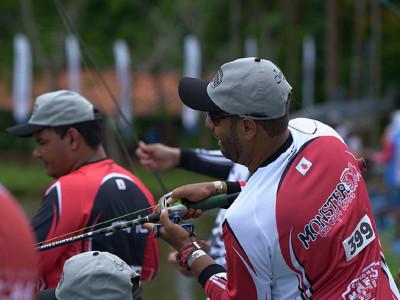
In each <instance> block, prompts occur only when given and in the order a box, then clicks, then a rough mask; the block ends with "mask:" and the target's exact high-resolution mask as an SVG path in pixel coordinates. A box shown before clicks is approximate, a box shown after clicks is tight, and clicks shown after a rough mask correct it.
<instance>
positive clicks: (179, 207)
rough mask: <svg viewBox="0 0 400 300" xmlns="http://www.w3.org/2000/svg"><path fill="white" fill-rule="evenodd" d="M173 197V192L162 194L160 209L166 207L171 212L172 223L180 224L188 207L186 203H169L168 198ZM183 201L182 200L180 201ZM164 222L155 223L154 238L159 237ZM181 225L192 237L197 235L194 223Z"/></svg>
mask: <svg viewBox="0 0 400 300" xmlns="http://www.w3.org/2000/svg"><path fill="white" fill-rule="evenodd" d="M169 197H171V193H168V194H165V195H164V196H162V198H161V199H160V203H159V204H160V211H162V210H163V209H164V208H166V209H167V210H168V213H169V218H170V220H171V222H172V223H175V224H179V223H180V221H181V220H182V217H183V216H184V215H186V214H187V212H188V209H187V207H186V206H185V205H183V204H182V203H179V201H178V202H175V203H174V204H167V200H168V198H169ZM180 202H181V201H180ZM162 226H163V225H162V224H155V225H154V227H153V233H154V238H156V239H157V238H159V236H160V235H159V229H160V228H161V227H162ZM180 226H181V227H183V228H184V229H185V230H186V231H187V232H188V233H189V235H190V236H191V237H194V236H195V233H194V225H193V224H180Z"/></svg>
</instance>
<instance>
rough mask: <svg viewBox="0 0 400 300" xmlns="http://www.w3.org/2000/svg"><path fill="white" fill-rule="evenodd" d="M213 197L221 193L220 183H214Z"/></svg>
mask: <svg viewBox="0 0 400 300" xmlns="http://www.w3.org/2000/svg"><path fill="white" fill-rule="evenodd" d="M213 183H214V187H215V195H220V194H221V193H222V181H214V182H213Z"/></svg>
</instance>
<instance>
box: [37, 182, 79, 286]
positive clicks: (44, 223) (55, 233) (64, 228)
mask: <svg viewBox="0 0 400 300" xmlns="http://www.w3.org/2000/svg"><path fill="white" fill-rule="evenodd" d="M58 189H59V183H56V184H54V185H53V186H52V187H50V188H49V189H48V191H47V192H46V194H45V196H44V198H43V201H42V204H41V206H40V208H39V210H38V212H37V213H36V215H35V216H34V217H33V219H32V222H31V223H32V227H33V230H34V232H35V234H36V238H37V240H38V242H39V243H41V242H43V241H49V242H47V243H46V242H45V243H42V244H40V245H45V244H48V243H50V242H54V241H56V239H54V238H55V237H60V238H58V239H57V240H60V239H62V238H61V236H62V235H64V234H65V233H66V232H72V231H74V230H75V229H76V228H78V227H77V226H79V224H78V225H77V224H76V223H69V222H68V223H67V222H61V221H60V212H61V208H60V201H59V197H58V195H59V191H58ZM67 211H68V209H67V208H64V212H63V214H66V213H68V212H67ZM69 213H70V214H74V212H73V211H70V212H69ZM75 215H76V214H75ZM79 220H80V219H79V218H76V217H75V218H74V221H75V222H77V223H79ZM65 247H67V246H63V247H56V248H53V249H51V250H47V251H43V252H39V261H40V268H39V269H40V271H39V275H40V277H42V276H44V274H47V273H49V272H53V271H54V266H55V265H56V262H57V261H58V260H59V259H60V257H61V255H62V253H63V252H65ZM61 268H62V266H61ZM47 283H49V282H47Z"/></svg>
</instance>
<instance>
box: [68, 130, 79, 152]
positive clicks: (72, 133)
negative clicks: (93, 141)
mask: <svg viewBox="0 0 400 300" xmlns="http://www.w3.org/2000/svg"><path fill="white" fill-rule="evenodd" d="M65 137H66V138H68V139H69V146H70V147H71V149H72V150H76V149H77V148H78V147H79V145H80V144H81V142H82V135H81V134H80V133H79V131H78V130H76V129H75V128H72V127H71V128H69V129H68V131H67V134H66V136H65Z"/></svg>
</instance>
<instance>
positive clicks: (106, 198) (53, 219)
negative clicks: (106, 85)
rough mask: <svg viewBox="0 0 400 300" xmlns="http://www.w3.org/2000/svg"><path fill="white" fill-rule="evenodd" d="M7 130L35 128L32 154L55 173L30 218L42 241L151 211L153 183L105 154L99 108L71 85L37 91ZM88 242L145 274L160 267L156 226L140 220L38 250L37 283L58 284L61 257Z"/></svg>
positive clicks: (22, 133) (24, 132)
mask: <svg viewBox="0 0 400 300" xmlns="http://www.w3.org/2000/svg"><path fill="white" fill-rule="evenodd" d="M7 131H8V132H9V133H11V134H12V135H15V136H18V137H30V136H32V137H33V138H34V140H35V142H36V148H35V150H34V151H33V155H34V157H35V158H37V159H39V160H40V161H41V162H42V164H43V166H44V168H45V170H46V173H47V174H48V175H49V176H51V177H54V178H55V179H56V180H55V181H54V182H53V183H52V185H51V186H50V187H49V188H48V189H47V191H46V192H45V195H44V198H43V201H42V203H41V206H40V208H39V210H38V212H37V213H36V215H35V216H34V217H33V219H32V226H33V229H34V231H35V233H36V238H37V241H38V242H39V243H42V244H43V245H45V244H46V243H49V242H54V241H56V240H57V238H58V239H62V238H65V237H69V236H73V235H78V234H81V233H85V232H91V231H93V229H98V228H101V227H106V226H110V225H115V224H117V223H122V222H125V221H129V220H132V219H135V218H138V217H140V214H141V215H142V216H143V215H146V214H149V213H151V212H152V210H151V207H152V206H154V199H153V196H152V195H151V193H150V192H149V190H148V189H147V188H146V187H145V186H144V184H143V183H142V182H141V181H140V180H139V179H138V178H137V177H135V176H134V175H133V174H131V173H130V172H129V171H127V170H125V169H124V168H122V167H121V166H119V165H117V164H115V163H114V162H113V161H112V160H111V159H108V158H107V155H106V152H105V150H104V147H103V145H102V121H101V114H100V112H99V111H98V110H97V109H96V108H94V107H93V105H92V104H91V103H90V102H89V101H88V100H86V99H85V98H84V97H82V96H81V95H79V94H77V93H75V92H72V91H67V90H60V91H54V92H49V93H45V94H43V95H41V96H39V97H37V99H36V101H35V106H34V109H33V112H32V115H31V117H30V119H29V121H28V123H27V124H22V125H16V126H13V127H10V128H8V129H7ZM121 216H124V217H123V218H121ZM97 225H99V226H97ZM94 226H96V227H95V228H94ZM89 250H99V251H107V252H110V253H113V254H115V255H117V256H118V257H120V258H121V259H123V260H124V261H125V262H127V263H128V264H129V265H130V266H131V267H132V268H134V269H135V270H136V271H138V272H139V273H140V274H141V278H142V280H143V281H148V280H151V279H152V278H154V276H155V274H156V272H157V269H158V262H159V257H158V244H157V241H156V240H155V239H154V237H153V234H152V233H150V232H148V231H146V230H143V229H141V228H138V229H135V228H133V229H126V230H123V231H119V232H115V233H112V234H109V235H105V236H99V237H95V238H91V239H87V240H83V241H79V242H75V243H72V244H69V245H66V246H62V247H56V248H53V249H51V250H47V251H43V252H40V253H39V261H40V265H39V267H40V270H39V275H40V280H39V282H38V289H39V290H43V289H48V288H54V287H56V285H57V283H58V281H59V279H60V276H61V271H62V268H63V265H64V262H65V261H66V260H67V259H69V258H70V257H71V256H73V255H76V254H77V253H81V252H86V251H89Z"/></svg>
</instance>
